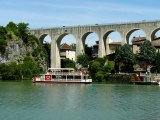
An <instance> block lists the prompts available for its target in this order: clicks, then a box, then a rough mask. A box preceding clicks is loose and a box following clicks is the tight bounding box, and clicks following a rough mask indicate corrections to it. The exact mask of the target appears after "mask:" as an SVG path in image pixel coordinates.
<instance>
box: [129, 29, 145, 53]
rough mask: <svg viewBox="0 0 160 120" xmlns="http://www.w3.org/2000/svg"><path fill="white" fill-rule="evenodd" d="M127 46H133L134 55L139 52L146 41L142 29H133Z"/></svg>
mask: <svg viewBox="0 0 160 120" xmlns="http://www.w3.org/2000/svg"><path fill="white" fill-rule="evenodd" d="M126 40H127V44H129V45H131V46H132V51H133V53H134V54H137V53H138V52H139V47H140V45H141V44H142V43H143V42H144V40H146V33H145V32H144V31H143V30H142V29H133V30H131V31H129V32H128V34H127V36H126Z"/></svg>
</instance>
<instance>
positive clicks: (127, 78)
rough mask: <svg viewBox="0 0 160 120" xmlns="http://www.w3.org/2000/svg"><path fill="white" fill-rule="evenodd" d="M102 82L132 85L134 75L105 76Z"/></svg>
mask: <svg viewBox="0 0 160 120" xmlns="http://www.w3.org/2000/svg"><path fill="white" fill-rule="evenodd" d="M104 81H105V82H106V83H120V84H132V83H133V81H134V74H107V75H106V76H105V80H104Z"/></svg>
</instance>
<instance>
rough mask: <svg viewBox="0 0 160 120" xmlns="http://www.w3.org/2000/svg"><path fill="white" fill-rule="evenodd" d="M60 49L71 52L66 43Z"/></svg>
mask: <svg viewBox="0 0 160 120" xmlns="http://www.w3.org/2000/svg"><path fill="white" fill-rule="evenodd" d="M60 49H63V50H71V47H70V46H69V45H68V44H66V43H63V44H62V45H61V46H60Z"/></svg>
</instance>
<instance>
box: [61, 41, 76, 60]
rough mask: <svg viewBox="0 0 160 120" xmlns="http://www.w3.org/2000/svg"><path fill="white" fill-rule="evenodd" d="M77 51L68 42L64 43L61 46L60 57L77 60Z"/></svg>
mask: <svg viewBox="0 0 160 120" xmlns="http://www.w3.org/2000/svg"><path fill="white" fill-rule="evenodd" d="M75 56H76V52H75V50H74V49H72V48H71V47H70V46H69V45H68V44H66V43H63V44H62V45H61V46H60V58H61V59H66V58H69V59H70V60H73V61H75V60H76V59H75Z"/></svg>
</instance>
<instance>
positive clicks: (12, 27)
mask: <svg viewBox="0 0 160 120" xmlns="http://www.w3.org/2000/svg"><path fill="white" fill-rule="evenodd" d="M17 28H18V27H17V25H16V24H15V23H14V22H9V23H8V24H7V25H6V29H7V31H12V32H13V33H14V34H15V35H16V36H17V35H18V29H17Z"/></svg>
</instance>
